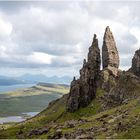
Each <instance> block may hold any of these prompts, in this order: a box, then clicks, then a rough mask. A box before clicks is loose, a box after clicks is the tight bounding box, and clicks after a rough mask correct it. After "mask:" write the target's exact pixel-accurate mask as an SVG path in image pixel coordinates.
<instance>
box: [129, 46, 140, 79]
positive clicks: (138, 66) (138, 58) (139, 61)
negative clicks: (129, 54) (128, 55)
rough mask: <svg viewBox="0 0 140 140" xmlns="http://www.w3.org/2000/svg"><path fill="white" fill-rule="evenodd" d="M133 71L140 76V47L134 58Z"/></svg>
mask: <svg viewBox="0 0 140 140" xmlns="http://www.w3.org/2000/svg"><path fill="white" fill-rule="evenodd" d="M131 71H132V72H133V73H134V74H135V75H136V76H138V77H140V49H139V50H137V51H136V52H135V55H134V57H133V59H132V67H131Z"/></svg>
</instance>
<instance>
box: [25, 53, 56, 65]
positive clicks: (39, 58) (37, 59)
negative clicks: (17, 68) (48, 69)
mask: <svg viewBox="0 0 140 140" xmlns="http://www.w3.org/2000/svg"><path fill="white" fill-rule="evenodd" d="M52 58H53V56H51V55H49V54H46V53H40V52H33V53H32V54H31V55H29V57H27V61H29V62H30V61H31V62H33V63H38V64H51V62H52Z"/></svg>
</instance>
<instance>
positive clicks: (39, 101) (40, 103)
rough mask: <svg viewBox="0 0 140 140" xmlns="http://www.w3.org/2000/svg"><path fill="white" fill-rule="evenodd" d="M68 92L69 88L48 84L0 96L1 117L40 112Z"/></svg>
mask: <svg viewBox="0 0 140 140" xmlns="http://www.w3.org/2000/svg"><path fill="white" fill-rule="evenodd" d="M68 90H69V87H68V86H64V85H53V84H51V85H50V84H46V85H37V86H34V87H31V88H27V89H19V90H16V91H12V92H8V93H5V94H0V112H1V114H0V117H4V116H15V115H22V113H23V112H40V111H41V110H43V109H44V108H46V105H48V103H49V102H50V101H52V100H54V99H57V98H59V97H61V96H62V95H63V94H66V93H68Z"/></svg>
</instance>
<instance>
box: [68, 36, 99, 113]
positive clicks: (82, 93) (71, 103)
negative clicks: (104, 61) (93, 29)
mask: <svg viewBox="0 0 140 140" xmlns="http://www.w3.org/2000/svg"><path fill="white" fill-rule="evenodd" d="M100 64H101V59H100V49H99V47H98V39H97V38H96V35H94V38H93V42H92V45H91V47H90V48H89V53H88V59H87V62H86V60H85V59H84V62H83V67H82V69H81V70H80V78H79V79H78V80H75V79H74V80H73V81H72V82H71V87H70V93H69V97H68V100H67V111H69V112H74V111H76V110H77V109H79V108H80V107H85V106H87V105H88V104H89V103H90V102H91V101H92V99H93V98H95V95H96V90H97V80H98V78H99V72H100Z"/></svg>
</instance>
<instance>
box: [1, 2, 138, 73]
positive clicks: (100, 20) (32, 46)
mask: <svg viewBox="0 0 140 140" xmlns="http://www.w3.org/2000/svg"><path fill="white" fill-rule="evenodd" d="M139 6H140V2H136V3H135V4H134V3H131V2H124V1H123V2H121V1H120V2H117V1H116V2H111V1H107V2H103V1H99V2H97V1H93V2H92V1H90V2H87V1H86V2H83V1H79V2H70V1H68V2H64V1H62V2H60V1H59V2H56V1H55V2H50V1H45V2H39V1H38V2H34V1H29V2H26V1H22V2H17V1H16V2H0V11H1V12H2V13H3V16H4V19H6V20H7V21H9V22H10V23H11V25H12V27H13V30H12V34H11V35H10V37H8V39H9V40H10V41H7V40H5V42H4V41H3V42H0V46H4V47H5V51H4V53H6V54H7V55H8V56H9V57H8V58H6V57H5V58H2V57H0V65H1V67H13V68H14V67H15V68H26V69H32V68H34V69H35V68H37V69H39V68H42V69H48V68H49V69H50V72H51V69H54V68H56V67H57V69H58V68H68V69H70V67H71V66H74V67H75V68H77V69H76V70H77V71H78V69H79V66H80V65H81V64H82V61H83V58H86V53H87V52H88V47H89V46H90V44H91V42H90V41H92V37H93V34H94V33H97V36H98V38H99V42H100V48H101V46H102V36H103V32H104V28H105V26H107V25H108V24H109V25H110V28H111V30H113V31H114V32H113V34H114V35H115V39H116V43H117V47H118V50H119V53H120V55H121V56H120V57H121V66H129V65H131V57H132V55H133V54H132V53H133V52H134V51H135V48H134V46H136V44H138V43H139V39H138V38H137V37H136V36H135V35H134V34H131V32H130V31H129V29H131V28H132V27H135V26H138V24H139V21H140V17H139V14H138V13H139V12H140V10H139V9H140V8H139ZM133 19H134V20H133ZM123 28H125V29H123ZM138 45H139V44H138ZM33 52H43V53H46V54H48V55H52V56H54V58H52V61H51V64H43V63H42V64H41V63H38V62H33V61H32V60H28V61H27V58H28V57H29V56H30V55H31V54H32V53H33ZM130 54H132V55H131V56H130ZM122 55H123V56H124V55H125V56H126V57H125V58H124V57H122ZM13 56H14V57H13ZM11 59H12V61H11ZM129 59H130V60H129ZM67 71H68V70H67Z"/></svg>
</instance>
